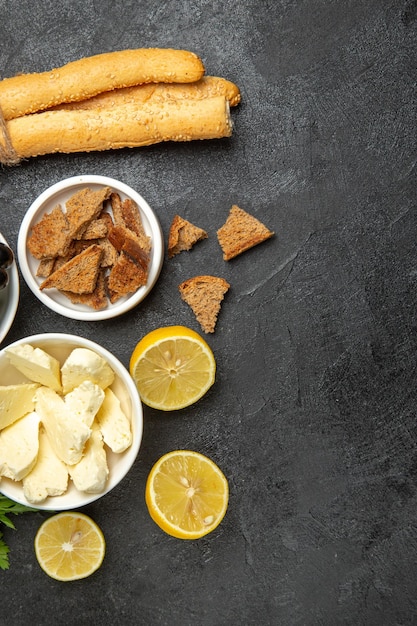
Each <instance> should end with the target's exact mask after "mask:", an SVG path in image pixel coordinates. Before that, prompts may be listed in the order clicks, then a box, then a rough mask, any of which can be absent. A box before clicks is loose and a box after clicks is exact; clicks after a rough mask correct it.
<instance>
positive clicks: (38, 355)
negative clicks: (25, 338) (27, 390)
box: [6, 344, 61, 391]
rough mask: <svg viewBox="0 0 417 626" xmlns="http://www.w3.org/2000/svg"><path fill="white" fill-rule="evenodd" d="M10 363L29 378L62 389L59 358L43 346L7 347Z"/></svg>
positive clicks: (55, 389) (46, 385) (56, 389)
mask: <svg viewBox="0 0 417 626" xmlns="http://www.w3.org/2000/svg"><path fill="white" fill-rule="evenodd" d="M6 356H7V357H8V359H9V361H10V363H11V364H12V365H14V367H15V368H16V369H17V370H19V372H21V373H22V374H24V375H25V376H26V377H27V378H29V380H31V381H33V382H35V383H40V384H41V385H45V387H50V388H51V389H54V391H61V366H60V363H59V361H58V360H57V359H55V358H54V357H52V356H51V355H49V354H47V353H46V352H45V351H44V350H42V349H41V348H33V346H31V345H29V344H24V345H19V346H14V347H10V348H7V349H6Z"/></svg>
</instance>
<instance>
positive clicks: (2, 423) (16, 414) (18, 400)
mask: <svg viewBox="0 0 417 626" xmlns="http://www.w3.org/2000/svg"><path fill="white" fill-rule="evenodd" d="M38 387H39V385H38V384H37V383H22V384H20V385H5V386H2V387H0V430H1V429H2V428H6V426H9V425H10V424H13V422H15V421H16V420H18V419H19V418H20V417H23V416H24V415H26V413H30V412H31V411H33V409H34V395H35V391H36V390H37V388H38Z"/></svg>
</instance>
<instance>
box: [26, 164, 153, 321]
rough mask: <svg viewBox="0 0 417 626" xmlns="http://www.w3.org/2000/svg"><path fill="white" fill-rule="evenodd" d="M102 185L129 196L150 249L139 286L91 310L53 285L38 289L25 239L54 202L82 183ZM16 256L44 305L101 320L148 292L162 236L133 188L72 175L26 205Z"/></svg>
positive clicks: (34, 261)
mask: <svg viewBox="0 0 417 626" xmlns="http://www.w3.org/2000/svg"><path fill="white" fill-rule="evenodd" d="M105 186H108V187H111V189H112V190H113V191H115V192H117V193H119V194H120V196H121V198H122V200H123V199H125V198H126V197H129V198H131V199H132V200H133V201H134V202H136V204H137V205H138V207H139V210H140V214H141V218H142V221H143V226H144V229H145V231H146V234H147V235H149V236H150V237H151V239H152V251H151V262H150V269H149V277H148V282H147V284H146V285H144V286H143V287H140V288H139V289H138V290H137V291H136V292H135V293H133V294H131V295H129V296H126V297H124V298H121V299H120V300H118V301H117V302H116V303H115V304H110V303H109V304H108V306H107V308H105V309H104V310H102V311H95V310H94V309H92V308H90V307H88V306H86V305H81V304H72V302H71V301H70V300H69V299H68V298H66V297H65V296H64V295H63V294H61V293H59V291H57V290H56V289H48V290H44V291H41V290H40V289H39V285H40V284H41V283H42V281H43V279H42V278H39V277H37V276H36V270H37V267H38V265H39V261H38V260H37V259H35V258H34V257H33V256H32V255H31V254H30V252H29V250H28V247H27V239H28V237H29V235H30V232H31V229H32V227H33V226H34V225H35V224H36V223H37V222H39V220H40V219H41V218H42V216H43V215H44V213H50V212H51V211H52V210H53V209H54V208H55V207H56V205H57V204H60V205H61V206H62V208H64V207H65V203H66V201H67V200H68V199H69V198H70V197H71V196H72V195H73V194H74V193H76V192H77V191H80V190H81V189H83V188H85V187H89V188H90V189H93V190H95V189H99V188H101V187H105ZM17 256H18V260H19V265H20V269H21V272H22V275H23V278H24V279H25V281H26V283H27V285H28V286H29V288H30V289H31V291H32V292H33V293H34V294H35V296H36V297H37V298H39V300H40V301H41V302H43V304H45V305H46V306H47V307H49V308H50V309H52V310H53V311H55V312H56V313H60V314H61V315H64V316H65V317H69V318H71V319H76V320H81V321H96V320H105V319H109V318H112V317H116V316H118V315H121V314H122V313H125V312H126V311H129V310H130V309H132V308H133V307H135V306H136V305H137V304H139V302H141V301H142V300H143V299H144V298H145V297H146V296H147V295H148V293H149V292H150V290H151V289H152V287H153V286H154V284H155V282H156V280H157V279H158V276H159V274H160V271H161V268H162V263H163V260H164V239H163V234H162V230H161V226H160V224H159V221H158V219H157V217H156V215H155V213H154V212H153V211H152V209H151V207H150V206H149V205H148V203H147V202H146V201H145V200H144V199H143V198H142V196H141V195H139V194H138V193H137V192H136V191H135V190H134V189H132V188H131V187H129V186H128V185H125V184H124V183H121V182H119V181H117V180H114V179H113V178H108V177H106V176H95V175H90V176H74V177H72V178H67V179H66V180H63V181H61V182H59V183H56V184H55V185H52V187H49V189H46V191H44V192H43V193H42V194H41V195H40V196H39V197H38V198H37V199H36V200H35V201H34V202H33V204H32V205H31V206H30V207H29V209H28V211H27V213H26V215H25V217H24V218H23V220H22V224H21V226H20V230H19V237H18V243H17Z"/></svg>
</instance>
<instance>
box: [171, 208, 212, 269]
mask: <svg viewBox="0 0 417 626" xmlns="http://www.w3.org/2000/svg"><path fill="white" fill-rule="evenodd" d="M207 237H208V235H207V233H206V231H205V230H203V229H202V228H200V227H199V226H195V225H194V224H192V223H191V222H189V221H188V220H186V219H184V218H183V217H181V216H180V215H175V216H174V218H173V220H172V222H171V226H170V229H169V234H168V258H170V259H171V258H172V257H173V256H175V255H176V254H179V253H180V252H182V251H183V250H191V248H192V247H193V246H194V245H195V244H196V243H197V242H198V241H201V240H202V239H207Z"/></svg>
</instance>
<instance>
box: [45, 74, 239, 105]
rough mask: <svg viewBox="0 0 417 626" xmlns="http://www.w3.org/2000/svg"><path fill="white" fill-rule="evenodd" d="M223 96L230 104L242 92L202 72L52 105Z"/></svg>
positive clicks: (235, 101)
mask: <svg viewBox="0 0 417 626" xmlns="http://www.w3.org/2000/svg"><path fill="white" fill-rule="evenodd" d="M214 96H224V97H225V98H227V100H228V101H229V104H230V106H236V105H238V104H239V102H240V99H241V96H240V90H239V87H238V86H237V85H235V84H234V83H232V82H231V81H230V80H226V79H225V78H221V77H220V76H203V78H200V80H198V81H195V82H193V83H156V84H147V85H144V84H142V85H135V86H133V87H124V88H121V89H114V90H113V91H105V92H103V93H99V94H98V95H96V96H93V97H92V98H88V99H86V100H80V101H79V102H67V103H62V104H59V105H57V106H56V107H54V109H55V110H56V109H67V110H68V109H71V110H74V109H95V108H99V107H106V106H115V105H116V104H119V103H123V104H127V103H133V102H136V103H144V102H150V101H152V102H164V101H166V100H181V99H184V100H194V99H195V100H202V99H203V98H213V97H214Z"/></svg>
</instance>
